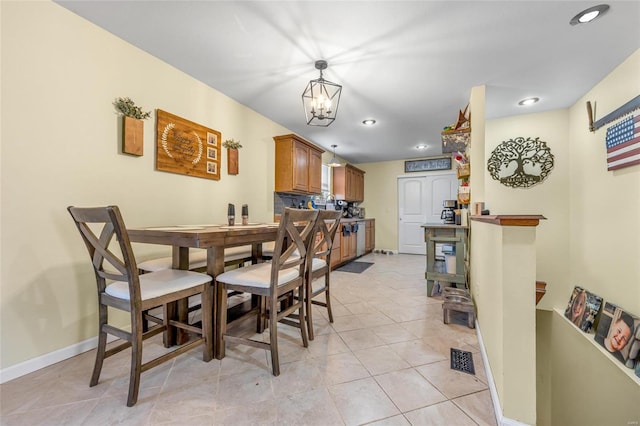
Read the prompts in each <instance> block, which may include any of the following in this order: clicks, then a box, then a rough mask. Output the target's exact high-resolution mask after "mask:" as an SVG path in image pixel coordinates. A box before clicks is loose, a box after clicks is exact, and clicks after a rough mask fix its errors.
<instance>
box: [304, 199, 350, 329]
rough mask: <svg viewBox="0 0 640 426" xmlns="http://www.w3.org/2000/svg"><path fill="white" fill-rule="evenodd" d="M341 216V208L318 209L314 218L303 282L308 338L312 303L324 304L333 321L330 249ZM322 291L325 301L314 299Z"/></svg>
mask: <svg viewBox="0 0 640 426" xmlns="http://www.w3.org/2000/svg"><path fill="white" fill-rule="evenodd" d="M341 218H342V211H341V210H320V211H319V213H318V219H317V220H316V229H315V231H314V235H315V236H316V237H315V239H312V240H311V247H310V249H309V251H308V256H309V259H308V261H307V264H308V265H307V277H306V280H305V281H306V282H305V303H306V307H305V315H306V323H307V329H308V334H309V340H313V338H314V335H313V309H312V305H319V306H324V307H325V308H327V314H328V316H329V322H333V312H331V292H330V290H331V249H332V247H333V240H334V238H335V236H336V231H337V230H338V228H339V225H340V219H341ZM322 277H324V281H321V285H319V286H316V287H315V288H313V282H314V281H315V280H317V279H319V278H322ZM323 293H324V298H325V301H324V302H323V301H321V300H314V298H315V297H317V296H319V295H321V294H323Z"/></svg>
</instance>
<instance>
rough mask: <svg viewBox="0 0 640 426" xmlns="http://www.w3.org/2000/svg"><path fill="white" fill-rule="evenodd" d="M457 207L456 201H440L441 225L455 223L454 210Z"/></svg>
mask: <svg viewBox="0 0 640 426" xmlns="http://www.w3.org/2000/svg"><path fill="white" fill-rule="evenodd" d="M457 206H458V203H457V201H456V200H443V201H442V207H443V210H442V213H440V219H442V223H445V224H450V225H453V224H455V223H456V213H455V211H454V210H455V209H456V207H457Z"/></svg>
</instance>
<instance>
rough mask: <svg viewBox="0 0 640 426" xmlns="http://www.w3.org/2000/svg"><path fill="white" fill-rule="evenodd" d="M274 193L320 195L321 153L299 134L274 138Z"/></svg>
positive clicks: (321, 151) (320, 150)
mask: <svg viewBox="0 0 640 426" xmlns="http://www.w3.org/2000/svg"><path fill="white" fill-rule="evenodd" d="M273 140H274V141H275V143H276V164H275V191H276V192H289V193H299V194H320V193H321V192H322V153H323V152H324V150H322V149H320V148H318V147H317V146H315V145H314V144H312V143H311V142H309V141H306V140H304V139H302V138H301V137H300V136H298V135H293V134H290V135H282V136H274V138H273Z"/></svg>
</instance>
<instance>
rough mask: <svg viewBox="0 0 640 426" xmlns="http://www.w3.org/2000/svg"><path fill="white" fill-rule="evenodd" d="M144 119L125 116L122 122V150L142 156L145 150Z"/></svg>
mask: <svg viewBox="0 0 640 426" xmlns="http://www.w3.org/2000/svg"><path fill="white" fill-rule="evenodd" d="M143 138H144V121H142V120H139V119H137V118H133V117H127V116H124V120H123V123H122V152H124V153H125V154H131V155H138V156H141V155H142V152H143Z"/></svg>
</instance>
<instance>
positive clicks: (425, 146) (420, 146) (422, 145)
mask: <svg viewBox="0 0 640 426" xmlns="http://www.w3.org/2000/svg"><path fill="white" fill-rule="evenodd" d="M416 149H419V150H423V149H427V145H425V144H423V143H421V144H420V145H418V146H416Z"/></svg>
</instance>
